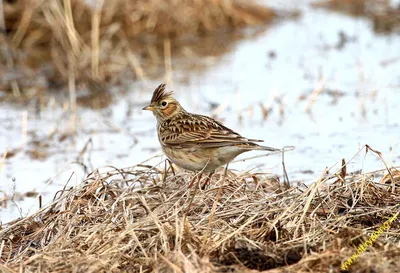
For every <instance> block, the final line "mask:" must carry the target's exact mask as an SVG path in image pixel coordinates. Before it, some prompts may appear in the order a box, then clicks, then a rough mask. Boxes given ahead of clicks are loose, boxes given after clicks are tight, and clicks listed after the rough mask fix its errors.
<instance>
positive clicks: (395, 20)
mask: <svg viewBox="0 0 400 273" xmlns="http://www.w3.org/2000/svg"><path fill="white" fill-rule="evenodd" d="M391 2H392V1H390V0H327V1H319V2H316V3H315V4H314V6H315V7H323V8H329V9H332V10H336V11H340V12H345V13H348V14H351V15H354V16H366V17H368V18H370V19H371V20H372V22H373V26H374V30H375V31H376V32H391V31H393V32H400V7H397V8H396V7H393V6H391Z"/></svg>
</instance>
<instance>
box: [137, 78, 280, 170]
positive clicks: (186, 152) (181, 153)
mask: <svg viewBox="0 0 400 273" xmlns="http://www.w3.org/2000/svg"><path fill="white" fill-rule="evenodd" d="M143 110H150V111H152V112H153V114H154V115H155V116H156V119H157V133H158V140H159V141H160V144H161V147H162V149H163V151H164V153H165V155H166V156H167V157H168V158H169V159H170V160H171V161H172V162H173V163H175V164H176V165H178V166H179V167H182V168H184V169H187V170H191V171H200V170H204V172H207V173H213V172H214V171H215V169H216V168H218V167H220V166H222V165H225V164H227V163H229V162H230V161H232V160H233V159H234V158H235V157H236V156H238V155H240V154H241V153H244V152H247V151H251V150H265V151H272V152H276V151H280V150H279V149H275V148H271V147H267V146H261V145H258V144H257V143H256V142H262V140H256V139H248V138H245V137H243V136H241V135H240V134H238V133H236V132H235V131H233V130H231V129H229V128H228V127H226V126H224V125H223V124H222V123H220V122H218V121H216V120H214V119H212V118H210V117H207V116H202V115H196V114H191V113H188V112H186V111H185V109H183V107H182V106H181V105H180V103H179V102H178V101H177V100H175V99H174V98H173V97H172V92H165V84H161V85H160V86H158V87H157V89H156V90H155V91H154V93H153V97H152V98H151V103H150V104H149V105H148V106H146V107H144V108H143Z"/></svg>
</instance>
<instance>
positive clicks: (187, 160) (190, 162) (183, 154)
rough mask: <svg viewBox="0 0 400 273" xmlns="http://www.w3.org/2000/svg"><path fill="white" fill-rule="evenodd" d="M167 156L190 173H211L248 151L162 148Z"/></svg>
mask: <svg viewBox="0 0 400 273" xmlns="http://www.w3.org/2000/svg"><path fill="white" fill-rule="evenodd" d="M162 148H163V151H164V153H165V155H166V156H167V157H168V158H169V159H170V160H171V161H172V162H173V163H174V164H176V165H178V166H179V167H181V168H184V169H186V170H190V171H201V170H203V169H204V172H206V173H211V172H214V171H215V169H216V168H218V167H220V166H223V165H226V164H227V163H229V162H230V161H231V160H233V159H234V158H235V157H236V156H238V155H239V154H241V153H243V152H245V151H246V150H243V149H238V148H237V147H232V146H230V147H229V146H228V147H221V148H218V149H170V148H167V147H162Z"/></svg>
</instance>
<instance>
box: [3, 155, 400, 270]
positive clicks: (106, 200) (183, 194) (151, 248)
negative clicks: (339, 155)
mask: <svg viewBox="0 0 400 273" xmlns="http://www.w3.org/2000/svg"><path fill="white" fill-rule="evenodd" d="M368 148H369V147H367V149H368ZM370 151H372V150H370ZM175 172H176V170H173V169H172V168H170V167H169V168H167V170H165V168H163V166H147V165H138V166H135V167H133V168H130V169H113V168H110V169H109V170H108V171H104V172H101V173H100V172H98V171H94V172H93V173H91V174H90V175H88V177H87V179H86V180H85V181H83V182H82V184H81V185H79V186H78V187H76V188H70V189H64V190H63V191H61V192H60V193H59V194H58V197H57V198H56V200H55V201H54V203H53V204H51V205H49V206H48V207H46V208H42V209H41V210H39V211H38V212H37V213H35V214H34V215H32V216H30V217H27V218H24V219H19V220H17V221H15V222H12V223H9V224H8V225H6V226H3V227H2V230H0V238H1V242H0V262H1V264H0V268H1V269H2V272H246V271H249V272H250V271H251V270H260V271H262V270H271V271H269V272H328V271H329V270H331V271H329V272H339V268H340V265H341V264H342V263H343V262H345V261H346V260H347V259H348V258H349V257H350V256H351V255H352V254H353V252H354V251H355V250H356V249H357V247H358V245H359V244H360V243H362V242H363V241H366V240H367V239H368V237H369V234H371V232H372V231H374V230H376V229H377V228H378V227H379V226H380V225H381V224H382V223H383V222H384V221H386V220H387V219H388V218H389V217H391V216H392V215H393V214H394V213H396V212H397V211H398V209H396V206H397V205H398V204H399V202H400V194H399V190H398V185H396V183H397V182H396V181H395V180H396V179H397V178H396V177H395V176H394V174H396V172H395V171H391V172H390V175H389V176H390V177H392V178H388V177H389V176H386V177H385V178H384V179H383V180H382V181H386V180H388V181H390V182H389V184H385V183H378V180H377V179H378V176H379V175H380V174H382V173H383V171H382V170H381V171H376V172H372V173H365V174H347V173H346V168H345V167H342V168H341V169H340V170H339V171H338V172H337V173H335V174H330V175H329V174H327V173H324V174H323V175H321V177H320V178H318V180H317V181H316V182H315V183H313V184H311V185H309V186H308V187H306V186H291V187H289V188H286V187H284V186H283V185H282V184H281V183H280V182H279V181H278V179H277V178H276V177H274V176H271V175H266V174H262V173H240V174H238V173H236V172H231V171H229V172H224V171H222V172H220V173H219V174H216V175H215V176H214V177H213V180H212V182H211V184H210V185H209V186H208V188H207V189H205V190H201V189H199V188H197V187H194V188H192V189H189V188H188V187H187V186H188V184H189V182H190V181H191V179H192V178H193V175H192V174H188V173H184V172H178V173H175ZM399 243H400V221H399V219H397V220H396V221H394V222H393V223H392V226H391V228H390V229H389V230H387V231H386V232H384V233H383V234H382V235H381V236H380V238H379V239H378V240H377V241H375V242H374V244H373V245H372V246H371V247H369V248H368V250H367V251H366V252H365V253H363V254H362V255H361V256H360V257H359V259H358V260H357V261H356V262H355V263H354V264H353V265H352V266H351V268H350V269H351V272H395V270H397V268H398V267H399V266H400V261H399V259H398V257H399V255H400V251H399Z"/></svg>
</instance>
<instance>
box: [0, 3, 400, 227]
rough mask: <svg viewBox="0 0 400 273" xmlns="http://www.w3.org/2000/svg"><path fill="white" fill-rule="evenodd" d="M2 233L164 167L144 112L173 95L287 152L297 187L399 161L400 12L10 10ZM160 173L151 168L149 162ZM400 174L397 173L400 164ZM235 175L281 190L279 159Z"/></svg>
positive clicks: (5, 43)
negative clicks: (161, 90)
mask: <svg viewBox="0 0 400 273" xmlns="http://www.w3.org/2000/svg"><path fill="white" fill-rule="evenodd" d="M0 3H1V4H0V17H1V18H0V29H1V52H0V59H1V64H0V73H1V78H0V154H1V155H2V156H1V158H0V221H1V222H2V223H5V222H8V221H10V220H13V219H15V218H17V217H20V216H24V215H27V214H29V213H32V212H34V211H35V210H37V209H38V208H39V196H41V197H40V199H41V202H42V203H43V205H44V204H46V203H48V202H49V201H51V200H52V199H53V197H54V194H55V193H56V192H57V191H58V190H61V189H62V188H64V187H66V188H69V187H71V186H74V185H76V184H79V183H80V182H81V181H82V179H83V178H84V177H85V176H86V175H87V174H88V173H89V172H92V171H93V170H95V169H97V168H100V169H104V167H106V166H114V167H117V168H129V167H130V166H133V165H136V164H141V163H143V162H145V163H144V164H160V163H161V164H160V165H158V167H159V168H163V167H164V163H163V160H164V157H163V156H162V154H161V149H160V146H159V143H158V139H157V136H156V130H155V127H156V121H155V118H154V117H153V116H152V115H151V113H149V112H145V111H142V110H141V109H142V107H143V106H144V105H145V104H146V103H148V102H149V101H150V98H151V94H152V92H153V90H154V89H155V88H156V87H157V86H158V85H159V84H160V83H162V82H165V83H167V89H168V90H173V91H174V92H175V96H176V98H177V99H178V100H179V101H180V102H181V104H182V105H183V106H184V107H185V108H186V110H188V111H190V112H194V113H200V114H204V115H210V116H212V117H214V118H216V119H218V120H220V121H222V122H224V123H225V125H227V126H228V127H230V128H232V129H234V130H235V131H238V132H240V133H241V134H242V135H244V136H246V137H249V138H257V139H264V140H265V144H266V145H268V146H272V147H277V148H282V147H283V146H290V145H294V146H296V149H295V150H294V151H292V152H289V153H287V154H285V158H284V161H285V166H286V170H287V173H288V178H289V181H290V183H292V184H295V183H300V184H308V183H311V182H314V181H316V180H318V178H319V177H320V175H321V174H322V173H323V171H324V170H325V169H326V168H330V173H334V172H335V171H337V170H338V169H340V166H341V165H340V164H341V163H340V162H341V160H342V158H344V159H345V160H346V162H348V165H347V171H348V172H360V171H362V172H365V173H368V172H369V171H373V170H378V169H384V168H385V166H384V164H383V162H382V160H381V159H380V158H378V157H377V156H374V155H372V154H371V153H367V154H366V153H365V148H363V147H364V145H365V144H368V145H370V146H371V147H372V148H374V149H376V150H377V151H380V152H381V153H382V157H383V158H384V160H385V162H386V163H387V164H388V166H398V165H399V161H400V154H399V145H398V142H399V139H398V137H399V136H400V127H399V126H400V120H399V115H400V109H399V108H400V106H399V102H400V74H399V71H400V1H389V0H315V1H309V0H293V1H287V0H285V1H277V0H259V1H238V0H197V1H194V0H179V1H177V0H146V1H144V0H116V1H101V0H98V1H96V0H63V1H61V0H52V1H46V0H45V1H43V0H3V1H2V2H0ZM148 159H150V160H149V161H146V160H148ZM396 164H397V165H396ZM230 168H231V169H233V170H235V169H236V170H240V171H243V170H251V171H254V172H262V173H270V174H271V175H272V176H276V178H278V179H280V181H283V171H282V157H281V155H270V156H265V155H264V154H262V153H261V154H260V153H257V152H252V153H247V154H244V155H242V156H240V157H239V158H238V160H237V162H235V163H233V164H232V165H230Z"/></svg>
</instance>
